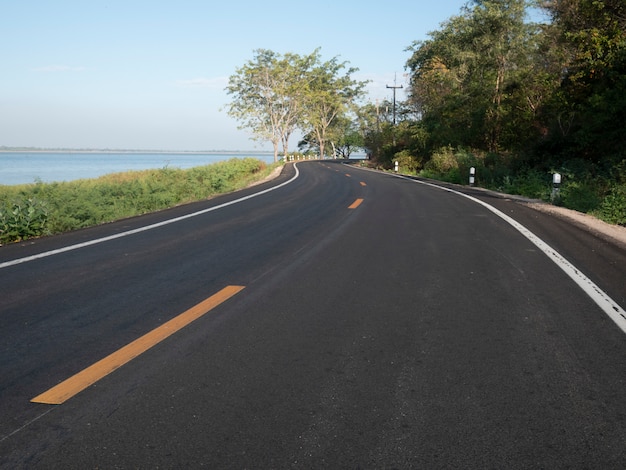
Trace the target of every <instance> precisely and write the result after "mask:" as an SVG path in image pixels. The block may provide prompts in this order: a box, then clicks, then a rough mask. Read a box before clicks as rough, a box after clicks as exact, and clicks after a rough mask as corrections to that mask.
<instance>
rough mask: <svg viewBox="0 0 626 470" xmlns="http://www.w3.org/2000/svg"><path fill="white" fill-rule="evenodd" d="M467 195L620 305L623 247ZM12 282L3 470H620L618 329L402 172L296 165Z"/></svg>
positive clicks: (537, 258) (471, 204) (1, 262)
mask: <svg viewBox="0 0 626 470" xmlns="http://www.w3.org/2000/svg"><path fill="white" fill-rule="evenodd" d="M298 171H299V174H296V172H298ZM296 176H297V178H296ZM282 183H285V184H284V185H282V186H280V187H277V186H279V185H281V184H282ZM272 188H275V189H273V190H271V191H268V192H265V193H263V194H260V195H257V196H255V197H250V198H248V199H246V200H243V201H240V202H237V203H232V204H231V202H232V201H235V200H237V199H239V198H241V197H242V196H247V195H249V196H252V195H254V194H258V193H259V191H262V190H266V189H272ZM465 191H466V192H468V193H472V194H473V195H474V196H476V197H478V198H480V199H482V200H484V201H486V202H488V203H489V204H491V205H493V206H495V207H497V208H498V209H499V210H501V211H502V212H503V213H505V214H507V215H509V216H511V217H513V218H515V219H516V220H518V221H519V222H521V223H522V224H524V225H525V226H526V227H528V228H529V229H530V230H531V231H533V232H534V233H535V234H537V235H538V236H539V237H541V238H542V239H543V240H545V241H546V242H548V243H549V244H550V245H551V246H552V247H553V248H555V249H556V250H558V252H559V253H561V254H562V255H563V256H565V257H566V258H567V259H568V260H569V261H570V262H571V263H572V264H573V265H574V266H575V267H576V268H577V269H579V270H581V271H582V272H584V273H585V274H586V275H587V276H589V277H590V278H591V279H592V281H593V282H595V283H596V284H597V285H598V286H599V287H600V288H601V289H602V290H603V291H604V292H606V293H607V294H608V295H609V296H610V297H611V298H612V299H613V300H614V301H615V302H617V303H618V304H620V305H621V306H622V307H621V308H623V307H624V305H625V304H626V302H625V296H626V285H625V281H624V280H625V279H626V253H625V251H624V249H623V248H620V247H617V246H614V245H611V244H609V243H607V242H604V241H602V240H600V239H598V238H595V237H594V236H593V235H592V234H589V233H586V232H584V231H582V230H580V229H579V228H577V227H574V226H571V225H568V224H566V223H564V222H563V221H558V220H553V219H550V218H549V217H548V216H547V215H545V214H541V213H538V212H535V211H533V210H531V209H529V208H527V207H525V206H523V205H521V204H517V203H515V202H514V201H510V200H507V199H498V198H493V197H490V196H489V195H486V194H485V193H479V192H477V191H473V190H472V189H470V188H468V189H467V190H465ZM212 208H214V209H212ZM207 209H209V210H207ZM198 211H204V212H202V213H198ZM187 214H196V215H194V216H193V217H187V218H184V216H185V215H187ZM181 216H183V218H181V219H178V221H177V222H175V223H168V224H164V225H159V226H154V227H153V228H152V229H151V230H146V231H138V232H136V233H132V234H128V235H125V236H120V234H124V233H125V232H128V231H130V230H134V229H138V228H140V227H145V226H149V225H151V224H159V223H161V222H164V221H167V220H171V219H172V218H177V217H181ZM112 235H115V236H118V238H112V239H109V240H108V241H103V242H102V243H97V244H93V245H87V246H82V247H80V248H76V249H72V250H69V251H63V252H59V253H58V254H55V255H52V256H45V257H40V258H38V257H37V255H38V254H41V253H48V252H51V251H52V250H59V249H63V248H64V247H68V246H76V245H77V244H81V243H86V242H87V243H89V242H90V241H91V240H97V239H100V238H102V237H110V236H112ZM29 256H35V258H34V259H28V258H27V259H26V260H25V261H24V262H20V263H17V264H14V263H13V262H12V261H13V260H19V259H25V258H26V257H29ZM0 285H1V286H2V296H1V297H0V331H1V336H0V351H1V356H0V357H1V362H0V465H1V466H2V468H12V469H13V468H157V467H158V468H183V467H191V468H197V467H207V468H236V469H243V468H603V469H605V468H623V466H624V464H625V463H626V437H625V436H626V401H625V399H624V390H626V335H625V334H624V331H622V330H621V329H620V327H619V326H618V325H617V324H616V323H615V322H614V321H612V320H611V319H610V318H609V316H607V314H606V313H605V312H604V311H603V310H602V309H601V308H600V307H599V306H598V305H597V304H596V303H595V302H594V301H593V300H592V299H591V298H590V297H589V296H588V295H587V294H586V293H584V292H583V291H582V290H581V289H580V288H579V287H578V286H577V285H576V284H575V283H574V282H573V281H572V280H571V279H570V278H569V277H567V276H566V275H565V274H564V272H563V271H562V270H561V269H560V268H559V267H558V266H557V265H555V264H554V263H553V262H552V261H551V260H550V259H549V258H548V257H547V256H546V255H545V254H544V253H543V252H541V251H540V250H539V249H538V248H537V246H536V245H534V244H532V243H531V242H530V241H529V240H528V239H527V238H525V237H524V236H523V235H521V234H520V232H518V231H517V230H515V229H514V228H513V227H512V226H511V225H510V224H508V223H507V222H505V221H504V220H503V219H501V218H500V217H497V216H496V215H494V213H493V212H492V211H490V210H488V209H487V208H485V207H484V206H482V205H480V204H478V203H476V202H475V201H472V200H469V199H467V198H465V197H462V196H460V195H459V194H455V193H453V192H448V191H444V190H441V189H437V188H433V187H431V186H428V185H423V184H419V183H417V182H415V181H411V180H409V179H401V178H397V177H393V176H391V175H386V174H380V173H375V172H369V171H364V170H360V169H358V168H353V167H350V166H346V165H341V164H339V163H335V162H303V163H300V164H298V165H297V166H294V165H288V166H287V167H286V168H285V170H284V171H283V174H282V175H281V176H280V177H279V178H278V179H277V180H275V181H272V182H269V183H265V184H263V185H261V186H258V187H255V188H250V189H248V190H246V191H242V192H238V193H234V194H230V195H226V196H222V197H219V198H216V199H213V200H210V201H205V202H201V203H197V204H190V205H186V206H182V207H178V208H175V209H172V210H169V211H163V212H160V213H156V214H150V215H147V216H144V217H138V218H134V219H129V220H125V221H121V222H118V223H114V224H107V225H105V226H101V227H97V228H93V229H88V230H82V231H78V232H74V233H70V234H66V235H62V236H56V237H49V238H43V239H40V240H36V241H33V242H29V243H24V244H18V245H10V246H5V247H2V248H0ZM190 316H193V318H192V319H191V320H187V319H188V318H189V317H190ZM183 321H189V323H188V324H187V323H184V324H183V323H181V324H180V325H179V322H183ZM177 325H178V326H177ZM185 325H186V326H185ZM164 331H165V333H163V332H164ZM155 332H156V333H155ZM155 335H156V336H159V335H161V336H159V338H158V340H157V341H156V342H155V343H154V344H153V345H152V344H150V345H149V346H146V347H144V345H145V343H146V342H147V341H148V340H149V339H150V338H152V337H154V336H155ZM135 348H140V349H141V348H143V349H142V350H141V351H138V350H137V349H135ZM131 350H132V351H135V352H129V351H131ZM105 359H106V361H105ZM109 360H110V361H112V362H110V363H107V364H108V365H106V364H104V365H103V362H107V361H109ZM116 361H119V362H116ZM107 367H108V369H107ZM100 369H103V370H105V372H104V373H102V374H101V375H102V376H101V377H100V376H98V377H97V378H92V379H90V380H87V382H85V383H83V384H82V385H81V386H79V388H78V389H77V390H75V391H68V390H70V389H71V387H70V386H69V385H66V384H68V382H71V379H72V378H76V379H75V382H72V383H78V382H81V381H82V380H83V377H84V376H86V375H89V374H91V371H94V370H100ZM85 370H87V371H89V372H88V373H87V372H83V371H85ZM109 372H110V373H109ZM75 374H76V375H75ZM81 383H82V382H81ZM59 389H62V390H63V392H62V393H61V396H62V397H63V398H58V393H57V391H58V390H59ZM41 397H44V398H41ZM31 400H32V401H31ZM49 403H56V404H49Z"/></svg>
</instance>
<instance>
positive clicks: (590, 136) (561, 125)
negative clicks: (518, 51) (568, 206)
mask: <svg viewBox="0 0 626 470" xmlns="http://www.w3.org/2000/svg"><path fill="white" fill-rule="evenodd" d="M542 6H543V7H544V8H545V9H546V10H547V11H548V12H549V13H550V14H551V16H552V19H553V25H552V28H551V30H550V32H551V34H552V37H553V41H554V44H555V45H556V46H557V47H559V48H560V50H561V51H562V56H563V62H562V69H561V76H560V78H561V79H562V80H561V86H560V88H559V90H558V93H556V94H555V96H554V99H553V101H552V103H551V106H550V108H549V109H548V110H547V111H548V113H549V115H548V117H549V118H550V121H549V123H551V124H552V126H551V130H552V136H551V141H552V142H553V143H554V144H555V145H554V146H553V147H554V148H555V149H556V148H560V149H563V150H564V151H565V152H568V153H569V154H575V155H577V156H578V157H582V158H583V159H586V160H589V161H592V162H596V163H597V162H599V161H600V160H602V159H604V158H606V157H607V156H609V155H612V156H613V158H612V161H615V160H617V161H619V160H620V159H623V158H624V151H623V149H624V146H625V145H626V136H625V134H624V124H623V123H624V122H625V120H626V2H624V0H545V1H543V2H542Z"/></svg>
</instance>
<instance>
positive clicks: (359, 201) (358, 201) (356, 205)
mask: <svg viewBox="0 0 626 470" xmlns="http://www.w3.org/2000/svg"><path fill="white" fill-rule="evenodd" d="M362 202H363V199H357V200H356V201H354V202H353V203H352V204H351V205H350V206H349V207H348V209H356V208H357V207H359V206H360V205H361V203H362Z"/></svg>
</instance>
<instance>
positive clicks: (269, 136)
mask: <svg viewBox="0 0 626 470" xmlns="http://www.w3.org/2000/svg"><path fill="white" fill-rule="evenodd" d="M356 71H357V69H355V68H347V62H339V61H338V60H337V58H333V59H331V60H329V61H326V62H322V59H321V56H320V52H319V49H316V50H315V51H313V53H311V54H310V55H307V56H300V55H298V54H292V53H288V54H285V55H280V54H278V53H276V52H273V51H269V50H265V49H259V50H257V51H255V56H254V58H253V59H252V60H251V61H249V62H248V63H246V64H245V65H244V66H243V67H241V68H239V69H237V70H236V73H235V74H234V75H232V76H231V77H230V78H229V85H228V87H227V88H226V90H227V92H228V93H229V94H230V95H232V102H231V103H230V105H229V108H228V114H229V115H230V116H232V117H234V118H235V119H237V120H239V121H240V122H241V125H240V128H243V129H247V130H250V131H251V132H252V133H253V135H254V137H255V138H256V139H258V140H264V141H270V142H272V144H273V146H274V158H275V159H277V158H278V151H279V147H280V145H281V144H282V148H283V152H284V154H285V156H287V153H288V150H289V138H290V137H291V135H292V134H293V132H294V131H295V130H296V129H299V130H301V131H302V132H303V133H305V134H306V135H307V136H308V143H309V145H310V146H311V147H315V148H316V149H317V151H318V152H319V154H320V155H326V144H327V143H328V142H331V144H332V143H334V142H336V141H337V139H338V138H343V134H337V133H336V132H335V133H333V127H335V128H337V126H338V125H337V122H338V121H339V120H341V119H345V116H347V115H348V114H349V113H350V112H352V111H353V110H354V109H355V103H356V100H357V99H358V98H359V97H360V96H361V95H362V93H363V87H364V85H365V82H358V81H355V80H353V79H352V78H351V75H352V74H353V73H354V72H356ZM333 138H334V140H333Z"/></svg>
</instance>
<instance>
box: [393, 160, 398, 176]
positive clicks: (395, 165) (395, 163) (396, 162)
mask: <svg viewBox="0 0 626 470" xmlns="http://www.w3.org/2000/svg"><path fill="white" fill-rule="evenodd" d="M393 165H394V167H395V168H394V170H395V172H396V173H397V172H398V160H396V161H395V162H394V164H393Z"/></svg>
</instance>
